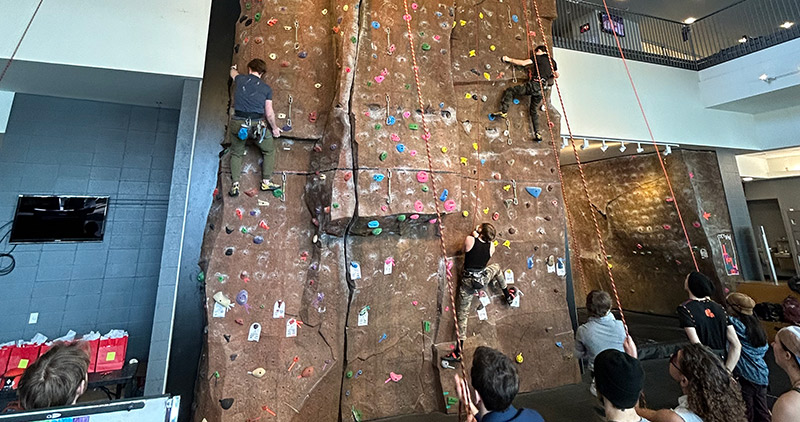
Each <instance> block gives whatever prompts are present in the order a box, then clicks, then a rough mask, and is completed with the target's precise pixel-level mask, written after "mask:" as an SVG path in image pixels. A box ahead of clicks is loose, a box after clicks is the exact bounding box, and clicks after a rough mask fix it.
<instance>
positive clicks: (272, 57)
mask: <svg viewBox="0 0 800 422" xmlns="http://www.w3.org/2000/svg"><path fill="white" fill-rule="evenodd" d="M269 58H270V59H272V60H275V59H277V58H278V55H277V54H275V53H269Z"/></svg>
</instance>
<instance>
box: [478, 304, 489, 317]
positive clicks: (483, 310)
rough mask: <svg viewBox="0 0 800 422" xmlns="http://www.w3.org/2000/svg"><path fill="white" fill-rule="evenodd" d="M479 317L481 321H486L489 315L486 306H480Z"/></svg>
mask: <svg viewBox="0 0 800 422" xmlns="http://www.w3.org/2000/svg"><path fill="white" fill-rule="evenodd" d="M478 319H479V320H481V321H486V320H487V319H489V317H488V316H487V315H486V308H485V307H483V306H481V307H479V308H478Z"/></svg>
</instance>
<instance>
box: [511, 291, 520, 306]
mask: <svg viewBox="0 0 800 422" xmlns="http://www.w3.org/2000/svg"><path fill="white" fill-rule="evenodd" d="M520 296H522V295H521V294H520V293H519V292H517V294H516V295H515V296H514V300H512V301H511V307H512V308H519V298H520Z"/></svg>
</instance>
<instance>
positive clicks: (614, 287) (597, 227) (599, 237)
mask: <svg viewBox="0 0 800 422" xmlns="http://www.w3.org/2000/svg"><path fill="white" fill-rule="evenodd" d="M533 7H534V10H535V11H536V22H537V23H538V24H539V29H540V32H542V40H543V42H544V46H545V49H546V50H547V53H548V59H549V60H550V67H551V68H554V65H553V57H552V52H551V50H550V46H549V44H548V42H547V37H546V36H545V35H544V25H542V17H541V15H540V14H539V5H538V4H537V3H536V0H533ZM525 18H526V19H527V16H526V17H525ZM533 62H534V63H536V60H533ZM536 66H537V69H538V66H539V65H538V63H537V64H536ZM539 83H540V84H541V83H542V82H541V79H540V81H539ZM555 85H556V90H557V91H558V99H559V102H560V103H561V111H562V112H563V113H564V122H565V123H566V125H567V131H568V133H569V140H570V143H571V144H572V152H573V154H575V162H576V163H577V164H578V172H579V174H580V176H581V186H582V187H583V193H584V195H585V197H586V203H587V205H588V207H589V214H590V215H591V216H592V223H594V230H595V233H596V234H597V241H598V242H599V244H600V254H601V256H602V258H603V263H604V264H605V266H606V269H607V270H608V278H609V280H610V281H611V290H612V291H613V292H614V299H615V300H616V303H617V308H619V314H620V317H621V318H622V324H623V325H624V326H625V332H626V334H627V332H628V323H627V321H626V320H625V313H624V312H623V310H622V302H621V301H620V299H619V292H618V291H617V283H616V282H615V281H614V273H613V272H612V271H611V265H610V264H609V262H608V254H607V253H606V247H605V244H604V243H603V234H602V233H601V232H600V225H599V224H598V223H597V216H596V215H595V212H594V210H593V209H592V199H591V197H590V196H589V187H588V184H587V183H586V174H585V173H584V171H583V164H582V163H581V158H580V156H579V154H578V148H577V147H576V146H575V138H574V137H573V136H572V128H571V127H570V124H569V119H568V118H567V110H566V108H565V107H564V99H563V98H562V96H561V89H560V88H559V86H558V79H557V78H556V79H555ZM558 172H559V177H562V176H561V175H560V173H561V168H560V167H559V168H558Z"/></svg>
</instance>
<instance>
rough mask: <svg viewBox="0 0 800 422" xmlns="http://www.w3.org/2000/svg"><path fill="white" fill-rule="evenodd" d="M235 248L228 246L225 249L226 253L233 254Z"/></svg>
mask: <svg viewBox="0 0 800 422" xmlns="http://www.w3.org/2000/svg"><path fill="white" fill-rule="evenodd" d="M233 250H234V249H233V248H226V249H225V255H227V256H231V255H233Z"/></svg>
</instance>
